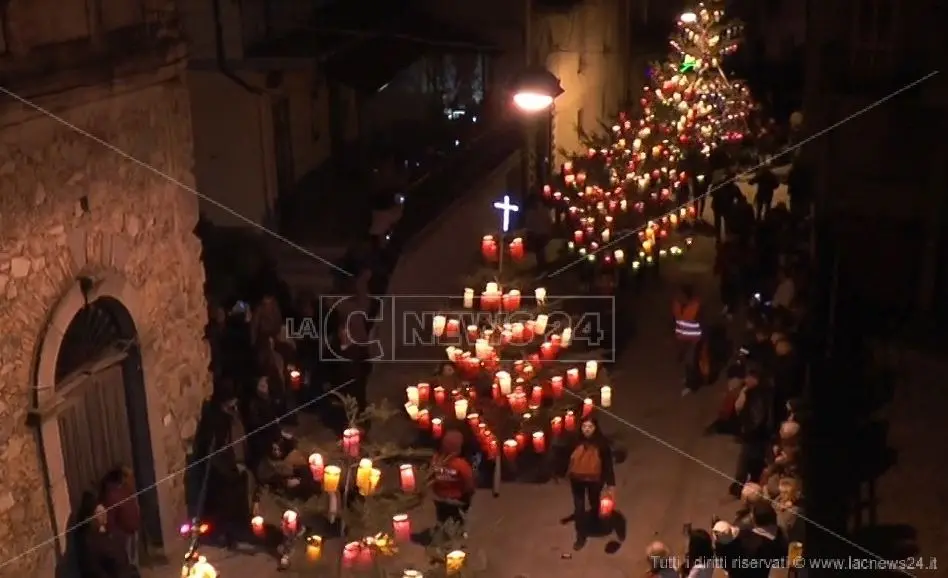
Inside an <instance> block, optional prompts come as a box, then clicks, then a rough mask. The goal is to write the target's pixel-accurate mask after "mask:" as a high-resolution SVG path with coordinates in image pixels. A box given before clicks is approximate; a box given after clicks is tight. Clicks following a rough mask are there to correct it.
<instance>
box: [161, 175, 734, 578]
mask: <svg viewBox="0 0 948 578" xmlns="http://www.w3.org/2000/svg"><path fill="white" fill-rule="evenodd" d="M500 183H501V180H500V179H494V180H492V181H490V182H488V183H486V184H485V186H484V187H482V190H481V191H479V192H477V193H476V194H474V195H471V197H470V198H469V200H468V201H466V202H465V203H462V204H461V205H460V206H458V207H456V208H455V210H453V211H449V213H448V214H446V215H445V217H444V218H443V219H442V220H441V222H439V223H438V224H437V225H435V228H436V230H435V231H433V232H432V233H431V234H430V235H429V236H428V237H427V239H426V241H425V242H423V243H421V244H419V246H418V247H417V248H416V249H415V251H414V252H413V253H412V254H410V255H406V256H405V258H404V259H403V260H402V261H401V263H400V264H399V267H398V269H397V270H396V272H395V273H394V275H393V278H392V285H391V291H390V292H391V293H393V294H414V295H432V294H433V295H435V296H434V297H431V298H430V303H428V302H427V301H425V303H426V305H425V306H429V307H437V306H438V305H437V304H438V303H440V302H441V300H442V298H441V297H440V296H441V295H445V294H459V293H460V292H461V290H462V289H463V287H464V286H465V277H466V276H467V275H469V274H470V271H471V269H470V267H471V263H472V262H473V259H472V258H471V256H472V254H476V251H477V243H478V240H479V239H480V237H481V236H482V235H483V234H484V233H485V232H487V231H490V230H491V229H492V228H493V227H495V226H496V221H497V219H498V215H497V214H496V212H495V211H494V210H493V209H492V208H491V204H492V203H493V201H494V200H496V199H497V196H498V194H500V190H499V188H500V186H501V185H500ZM713 251H714V249H713V246H712V243H711V242H710V241H709V240H706V239H699V240H698V241H697V242H696V244H695V247H694V248H693V249H692V251H690V252H689V253H688V254H687V255H686V256H685V258H684V259H683V260H682V261H681V262H680V263H677V264H675V265H673V266H669V267H665V268H664V270H663V280H662V283H661V284H653V286H652V287H651V288H649V289H647V290H646V291H645V292H644V293H643V294H641V295H640V296H638V297H636V303H635V305H634V307H633V311H635V315H634V318H635V323H636V325H637V332H636V337H635V338H634V339H633V340H632V342H631V343H630V344H629V345H628V346H627V347H626V348H625V350H624V351H623V353H622V354H621V355H620V357H619V359H618V362H617V363H616V365H615V367H613V368H612V369H611V372H612V381H613V389H614V399H615V401H614V406H613V408H612V409H611V411H610V412H609V414H608V416H606V417H603V419H602V421H603V427H604V428H605V429H606V431H607V433H609V434H611V435H613V436H614V437H616V439H617V440H618V443H619V445H620V446H621V447H623V448H625V449H626V450H627V452H628V458H627V459H626V460H624V461H623V463H621V464H619V465H618V466H617V478H618V487H617V493H618V507H619V510H620V511H621V512H622V514H623V515H624V517H625V519H626V521H627V522H626V539H625V541H624V543H623V544H622V546H621V548H619V550H618V551H617V552H615V553H613V554H607V553H605V551H604V548H605V545H606V543H607V538H601V539H600V538H596V539H592V540H591V541H590V543H589V544H588V545H587V546H586V548H585V549H584V550H582V551H581V552H578V553H573V552H572V547H571V546H572V543H573V535H572V528H571V527H569V526H562V525H560V523H559V519H560V518H561V517H563V516H565V515H566V514H568V513H569V510H570V508H571V502H570V497H569V490H568V488H567V487H566V486H565V485H562V484H547V485H524V484H514V483H511V484H507V485H505V486H503V488H502V491H501V494H500V496H499V497H498V498H493V497H492V496H491V495H490V492H481V493H480V494H479V495H478V496H477V497H476V498H475V504H474V507H473V509H472V510H471V519H470V533H471V538H470V548H471V550H472V551H474V552H475V554H474V555H473V556H472V557H473V558H474V559H475V560H474V562H475V564H477V565H479V566H486V567H487V569H488V570H489V572H488V574H489V575H490V576H491V577H493V578H515V577H518V576H520V577H526V576H537V577H539V576H543V577H545V578H547V577H548V578H556V577H559V576H563V577H566V576H569V577H570V578H578V577H582V576H590V577H595V578H611V577H613V576H614V577H617V578H618V577H620V576H621V577H625V576H630V575H633V576H634V575H638V574H639V572H640V571H642V570H644V548H645V545H646V544H647V542H649V541H651V540H652V539H655V537H658V538H660V539H663V540H666V541H667V542H668V543H669V545H671V546H672V547H674V548H676V549H680V548H681V546H682V542H683V539H682V533H681V529H682V525H683V524H684V523H685V522H693V523H694V524H695V525H696V526H706V525H707V524H708V521H709V520H710V518H711V516H712V515H721V516H722V517H725V516H730V515H731V514H732V513H733V510H734V503H733V502H731V501H730V500H728V499H726V498H725V495H726V492H725V490H726V487H727V485H728V479H727V476H728V474H729V473H730V472H731V470H732V469H733V466H734V461H735V458H736V453H737V447H736V446H735V445H734V444H733V443H732V442H730V441H729V440H727V439H724V438H719V437H705V436H703V435H702V432H703V429H704V427H705V426H706V425H707V424H708V423H710V421H711V420H712V419H713V417H714V413H715V412H716V409H717V406H718V401H719V397H720V395H721V394H722V392H721V390H720V386H718V387H711V388H707V389H706V390H702V391H699V392H698V393H697V394H695V395H692V396H688V397H686V398H682V397H681V395H680V383H679V380H680V373H679V371H678V369H677V367H676V366H675V364H674V361H673V360H674V341H673V337H672V335H671V332H670V319H669V302H670V295H671V292H670V288H671V286H673V285H674V284H675V283H676V282H678V281H680V280H682V279H685V278H687V279H688V281H689V282H691V283H694V284H695V285H696V286H697V287H698V288H699V290H700V291H701V292H702V294H703V295H704V296H705V298H706V300H707V301H709V302H711V303H713V302H715V299H716V297H715V295H714V291H713V282H712V278H711V274H710V270H711V262H712V258H713ZM424 299H427V298H424ZM424 299H422V300H424ZM412 305H413V306H418V303H413V304H412ZM396 311H399V309H398V308H396ZM393 319H394V325H392V324H391V322H390V321H389V320H386V321H384V322H383V323H382V324H381V325H382V326H381V328H380V336H381V338H382V339H388V337H386V336H388V335H392V334H394V335H398V334H399V327H398V325H399V324H400V323H401V321H400V320H399V317H398V316H395V317H394V318H393ZM393 332H394V333H393ZM396 351H398V350H396ZM412 355H417V351H416V352H415V353H412ZM431 370H432V364H431V363H385V364H382V365H380V366H379V367H377V369H376V371H375V372H374V374H373V379H372V384H371V390H372V391H371V394H372V396H373V397H374V398H375V399H380V398H393V401H395V402H397V403H400V402H401V399H400V398H401V395H402V392H403V391H404V390H403V388H404V387H405V385H407V384H411V383H414V382H417V381H418V380H419V379H422V378H423V377H424V376H426V375H429V374H430V372H431ZM382 431H384V432H386V433H385V434H384V435H386V436H391V437H392V438H402V437H403V436H404V437H408V436H409V435H410V433H411V432H410V431H406V430H405V429H404V424H399V423H395V424H392V425H391V427H389V428H385V429H384V430H382ZM373 433H374V435H375V434H377V433H379V432H378V431H374V432H373ZM432 518H433V512H431V511H430V508H429V507H425V508H422V511H419V512H415V513H413V520H414V524H415V525H416V526H415V527H419V526H423V524H424V523H425V522H426V521H430V520H431V519H432ZM563 554H568V555H569V558H564V557H563ZM208 555H209V556H210V557H211V558H212V560H216V561H217V565H218V567H219V569H221V570H223V571H224V572H225V573H228V574H229V573H233V572H240V573H241V575H250V574H251V573H253V574H256V575H258V576H261V577H262V576H268V575H270V574H271V573H273V571H274V563H273V560H272V559H271V558H269V557H267V556H265V555H262V554H258V555H255V556H249V555H239V556H232V555H228V554H226V553H223V552H218V551H211V550H208ZM403 556H404V559H405V562H406V564H411V563H419V564H420V563H421V562H422V561H423V558H424V556H423V553H422V551H421V549H420V548H416V547H409V548H407V549H406V551H405V552H404V553H403ZM251 570H252V571H253V572H251ZM156 576H157V577H159V578H164V575H159V574H156ZM169 577H170V575H169Z"/></svg>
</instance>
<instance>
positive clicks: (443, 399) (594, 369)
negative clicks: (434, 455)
mask: <svg viewBox="0 0 948 578" xmlns="http://www.w3.org/2000/svg"><path fill="white" fill-rule="evenodd" d="M448 349H449V358H452V361H454V362H455V363H456V364H460V363H462V360H466V359H470V358H469V357H463V355H459V354H458V351H459V350H457V348H454V347H449V348H448ZM496 367H499V366H495V368H494V375H493V382H492V384H491V400H490V402H489V403H492V404H494V405H495V406H498V407H506V408H508V409H509V410H510V411H511V412H512V413H513V414H514V415H516V416H518V417H520V418H521V421H522V422H523V423H526V422H528V421H529V420H530V418H531V417H532V416H531V412H534V411H536V410H537V409H539V408H540V406H541V405H542V404H543V401H544V399H560V398H562V397H563V395H564V392H565V390H567V389H569V390H571V391H572V392H574V393H573V395H577V394H576V393H575V392H579V391H582V389H583V385H584V383H585V382H594V381H596V379H597V378H598V377H599V363H598V362H597V361H587V362H586V363H585V366H584V367H583V368H582V369H580V368H577V367H572V368H570V369H567V370H566V371H565V372H564V374H563V375H553V376H551V377H549V378H548V379H544V380H540V379H539V378H538V376H537V367H536V366H535V365H534V364H533V363H531V362H530V361H529V360H518V361H515V362H513V364H512V370H513V372H512V373H511V372H508V371H505V370H503V369H497V368H496ZM478 369H480V364H478ZM405 397H406V400H407V401H406V403H405V410H406V411H407V413H408V415H409V417H410V418H411V419H413V420H414V421H415V422H416V423H417V424H418V427H420V428H421V429H423V430H427V431H429V432H430V434H431V436H432V437H433V438H435V439H439V438H440V437H441V436H442V435H443V434H444V427H445V419H448V420H451V421H456V422H460V423H466V424H468V426H469V427H470V428H471V430H472V431H473V432H474V434H475V436H476V438H477V440H478V442H479V444H480V446H481V449H482V450H483V451H484V453H485V455H486V456H487V457H488V458H489V459H494V458H497V457H498V455H499V452H500V451H501V449H502V450H503V455H504V457H505V458H507V459H508V460H514V459H516V458H517V456H518V455H519V454H520V453H521V452H523V451H524V450H525V449H526V448H527V447H528V445H529V447H532V449H533V451H534V452H536V453H544V452H545V451H546V450H547V439H546V436H547V434H546V432H545V431H544V430H543V428H539V427H538V428H537V429H536V430H535V431H533V432H529V435H528V432H518V433H517V434H515V435H514V436H513V437H511V438H509V439H507V440H504V442H503V443H502V444H501V442H500V440H499V439H498V437H497V435H496V434H495V433H494V432H493V431H492V430H491V429H490V426H489V424H488V423H486V422H485V421H484V420H483V419H482V417H481V414H480V413H478V412H477V403H478V401H479V400H478V398H477V392H476V391H475V390H474V389H473V388H465V389H460V388H459V389H455V390H452V391H450V392H448V391H446V390H445V389H444V388H443V387H441V386H436V387H434V388H432V387H431V384H429V383H425V382H422V383H418V384H417V385H413V386H408V387H406V388H405ZM485 401H486V400H485ZM599 405H600V406H601V407H606V408H607V407H610V406H611V405H612V387H611V386H609V385H605V384H604V385H601V386H600V387H599ZM595 407H596V402H595V400H593V399H592V398H591V397H586V398H584V399H583V404H582V409H581V412H580V415H579V416H577V415H576V412H575V411H572V410H569V411H566V412H565V414H564V415H562V416H556V417H553V418H552V419H551V420H550V423H549V433H550V435H551V436H552V437H554V438H557V437H559V436H560V435H562V433H563V432H564V431H567V432H573V431H575V430H576V427H577V422H578V420H580V419H582V418H585V417H587V416H589V415H591V414H592V412H593V410H594V409H595Z"/></svg>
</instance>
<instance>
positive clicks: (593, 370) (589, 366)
mask: <svg viewBox="0 0 948 578" xmlns="http://www.w3.org/2000/svg"><path fill="white" fill-rule="evenodd" d="M598 373H599V364H598V363H596V362H595V361H587V362H586V379H589V380H592V379H596V375H597V374H598Z"/></svg>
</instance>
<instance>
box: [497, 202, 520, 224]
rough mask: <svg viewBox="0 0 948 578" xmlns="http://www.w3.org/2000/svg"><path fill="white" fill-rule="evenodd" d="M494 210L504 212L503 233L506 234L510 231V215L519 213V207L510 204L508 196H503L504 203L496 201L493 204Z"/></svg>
mask: <svg viewBox="0 0 948 578" xmlns="http://www.w3.org/2000/svg"><path fill="white" fill-rule="evenodd" d="M494 208H495V209H498V210H501V211H503V212H504V233H506V232H507V231H509V230H510V213H517V212H519V211H520V207H518V206H517V205H514V204H511V202H510V195H504V202H503V203H501V202H500V201H497V202H496V203H494Z"/></svg>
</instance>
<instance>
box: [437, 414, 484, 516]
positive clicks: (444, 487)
mask: <svg viewBox="0 0 948 578" xmlns="http://www.w3.org/2000/svg"><path fill="white" fill-rule="evenodd" d="M463 447H464V436H463V435H462V434H461V432H459V431H457V430H451V431H448V432H446V433H445V434H444V439H443V440H442V441H441V450H440V451H439V452H438V453H436V454H435V455H434V458H432V463H431V469H432V474H433V482H432V485H431V491H432V494H433V495H434V505H435V516H436V518H437V520H438V529H439V530H443V529H444V528H445V525H446V524H448V523H449V522H450V523H452V525H456V527H457V528H458V529H460V531H461V532H463V531H464V517H465V516H466V515H467V511H468V509H469V508H470V507H471V498H473V497H474V487H475V483H474V468H473V467H472V466H471V462H469V461H468V460H467V459H465V458H464V457H463V455H462V450H463Z"/></svg>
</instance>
